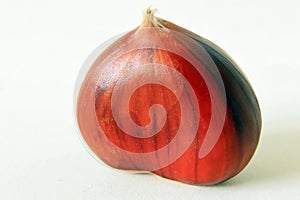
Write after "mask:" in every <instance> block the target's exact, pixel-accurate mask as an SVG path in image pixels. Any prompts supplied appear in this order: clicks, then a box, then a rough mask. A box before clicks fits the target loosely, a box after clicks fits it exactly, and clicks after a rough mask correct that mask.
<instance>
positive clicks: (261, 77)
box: [0, 0, 300, 200]
mask: <svg viewBox="0 0 300 200" xmlns="http://www.w3.org/2000/svg"><path fill="white" fill-rule="evenodd" d="M299 2H300V1H298V0H289V1H285V0H280V1H279V0H264V1H261V0H252V1H245V0H243V1H241V0H227V1H216V0H210V1H204V0H202V1H196V0H195V1H192V0H184V1H175V0H173V1H166V0H165V1H162V0H160V1H159V0H153V1H150V0H149V1H146V0H144V1H143V0H132V1H122V0H119V1H117V0H109V1H101V0H86V1H76V0H51V1H50V0H49V1H45V0H27V1H22V0H11V1H9V0H1V1H0V136H1V137H0V199H3V200H6V199H8V200H10V199H43V200H47V199H74V200H75V199H97V200H98V199H121V198H122V199H276V198H277V199H300V155H299V153H300V123H299V119H300V103H299V102H300V79H299V72H300V60H299V59H300V51H299V47H300V39H299V36H300V12H299V10H300V3H299ZM149 5H152V6H153V7H155V8H158V9H159V12H158V15H159V16H161V17H163V18H166V19H168V20H170V21H172V22H174V23H177V24H178V25H181V26H183V27H185V28H188V29H190V30H192V31H194V32H196V33H198V34H200V35H202V36H204V37H206V38H209V39H210V40H212V41H213V42H215V43H216V44H218V45H220V46H221V47H222V48H224V49H225V50H226V51H227V52H228V53H229V54H230V55H231V56H232V57H233V58H234V59H235V60H236V61H237V63H239V65H240V66H241V68H242V69H243V70H244V72H245V73H246V74H247V76H248V78H249V80H250V81H251V83H252V85H253V87H254V89H255V91H256V93H257V96H258V99H259V101H260V105H261V109H262V113H263V122H264V123H263V132H262V137H261V142H260V144H259V148H258V150H257V152H256V154H255V157H254V158H253V159H252V161H251V162H250V164H249V165H248V166H247V168H246V169H245V170H244V171H243V172H242V173H241V174H239V175H238V176H237V177H235V178H233V179H232V180H230V181H228V182H227V183H225V184H222V185H218V186H212V187H201V186H191V185H186V184H181V183H177V182H173V181H168V180H164V179H161V178H159V177H156V176H151V175H137V174H130V173H124V172H119V171H116V170H112V169H111V168H108V167H105V166H102V165H100V164H99V163H97V162H96V161H95V160H94V159H93V158H92V157H91V156H90V155H89V154H88V153H87V152H86V151H85V149H84V148H83V147H82V145H81V143H80V141H79V139H78V137H77V135H76V129H75V125H74V119H73V110H72V109H73V88H74V85H75V80H76V76H77V73H78V71H79V69H80V67H81V65H82V63H83V62H84V60H85V59H86V57H87V56H88V55H89V54H90V53H91V52H92V50H93V49H94V48H96V47H97V46H98V45H100V44H101V43H102V42H104V41H105V40H107V39H109V38H111V37H112V36H114V35H117V34H119V33H122V32H124V31H129V30H131V29H133V28H135V27H136V26H138V25H139V23H140V21H141V18H142V13H143V10H144V9H145V8H146V7H148V6H149Z"/></svg>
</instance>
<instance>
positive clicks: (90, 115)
mask: <svg viewBox="0 0 300 200" xmlns="http://www.w3.org/2000/svg"><path fill="white" fill-rule="evenodd" d="M122 40H126V36H125V37H124V38H122V39H121V40H120V41H119V42H117V43H115V44H114V45H112V46H111V47H110V48H111V49H114V48H115V47H116V46H118V45H119V44H122ZM110 53H111V52H110V50H107V51H105V52H104V53H103V54H102V55H101V56H100V57H99V58H98V59H97V60H96V61H95V63H94V64H93V66H92V67H91V70H90V71H89V72H88V74H87V76H86V78H85V80H84V82H83V84H82V87H81V90H80V93H79V96H78V103H77V105H78V106H77V119H78V124H79V128H80V130H81V133H82V136H83V138H84V140H85V142H86V143H87V144H88V146H89V147H90V149H91V150H92V151H93V152H94V153H95V154H96V155H97V156H98V157H99V158H100V159H101V160H102V161H103V162H105V163H106V164H107V165H109V166H112V167H114V168H117V169H123V170H135V171H136V170H141V171H143V169H142V168H141V167H140V166H139V164H138V163H137V162H135V161H134V160H132V159H131V158H130V157H126V156H124V155H122V154H119V153H116V152H115V151H112V150H111V144H109V143H107V142H106V141H105V140H103V138H101V137H102V136H101V135H100V134H99V127H101V129H102V130H103V131H104V133H105V135H106V137H107V138H108V139H109V140H110V141H111V142H112V143H113V144H114V145H116V146H118V147H120V148H122V149H125V150H127V151H129V152H134V153H146V152H153V151H156V150H158V149H160V148H162V147H164V146H166V145H167V144H168V143H169V142H170V141H171V140H172V139H173V138H174V136H175V135H176V133H177V130H178V127H179V123H180V115H181V113H180V106H179V102H178V100H177V99H176V96H175V95H174V94H173V93H172V91H170V90H169V89H168V88H166V87H164V86H161V85H157V84H147V85H144V86H142V87H141V88H139V89H138V90H136V91H135V92H134V93H133V95H132V96H131V99H130V105H129V113H130V116H131V117H132V119H133V120H134V122H135V123H136V124H138V125H141V126H145V125H147V124H148V123H149V122H150V118H149V113H148V112H149V108H150V107H151V105H153V104H161V105H162V106H163V107H164V108H165V109H166V111H167V113H168V115H167V121H166V124H165V125H164V127H163V129H162V130H161V131H160V132H159V133H158V134H156V135H154V136H152V137H150V138H135V137H133V136H130V135H127V134H126V133H124V132H123V131H122V130H120V129H119V127H118V126H117V124H116V122H115V121H114V118H113V115H112V110H111V95H112V90H113V87H114V85H115V82H113V81H109V80H110V79H109V77H110V76H112V75H113V76H114V77H115V78H116V79H119V78H121V77H122V74H123V70H128V69H130V63H129V62H130V61H131V60H132V59H133V58H134V65H136V66H139V65H142V64H146V63H153V64H164V65H166V66H169V67H171V68H174V69H176V70H177V71H178V72H180V73H181V74H182V75H183V76H184V77H185V78H186V79H187V80H188V81H189V83H190V84H191V86H192V87H193V89H194V92H195V94H196V97H197V99H198V104H199V109H200V111H201V115H200V120H199V129H198V132H197V135H196V137H195V139H194V141H193V143H192V145H190V147H189V148H188V149H187V151H185V152H184V153H183V154H182V155H181V156H180V158H179V159H177V160H176V161H175V162H173V163H171V164H169V165H168V166H166V167H164V168H162V169H159V170H156V171H153V173H155V174H157V175H159V176H162V177H165V178H168V179H173V180H177V181H180V182H185V183H189V184H198V185H211V184H216V183H220V182H222V181H224V180H227V179H229V178H230V177H232V176H234V175H236V174H237V173H239V172H240V171H241V170H242V169H243V168H244V167H245V166H246V164H247V163H248V162H249V160H250V158H251V157H252V155H253V153H254V151H255V148H256V146H257V140H258V135H256V134H253V133H252V132H253V130H251V129H248V130H243V134H242V136H241V133H240V132H239V131H238V130H237V128H236V122H235V121H234V119H233V117H232V112H231V108H230V107H229V104H228V105H227V113H226V119H225V124H224V127H223V130H222V133H221V135H220V138H219V139H218V142H217V143H216V145H215V146H214V148H213V149H212V151H211V152H210V153H209V154H208V155H207V156H206V157H204V158H202V159H200V158H199V157H198V154H199V148H200V147H201V144H202V142H203V139H204V137H205V135H206V132H207V128H208V126H209V123H210V118H211V100H210V95H209V92H208V88H207V85H206V83H205V82H204V80H203V77H201V75H200V74H199V73H198V72H197V70H195V68H194V67H193V66H192V65H191V64H190V63H189V62H188V61H186V60H185V59H184V58H182V57H180V56H178V55H176V54H173V53H170V52H167V51H164V50H159V49H152V50H149V49H142V50H136V51H132V52H129V53H127V54H124V55H122V56H121V57H119V58H118V60H117V61H118V62H116V63H118V64H115V65H114V66H113V67H112V68H106V69H105V70H104V71H103V72H102V73H103V76H101V77H107V78H108V81H107V80H106V79H101V78H98V79H96V78H95V74H97V73H98V70H99V69H100V68H103V66H102V65H103V64H102V63H101V62H102V60H103V59H104V58H106V57H107V56H108V55H109V54H110ZM120 63H121V64H120ZM121 65H122V66H121ZM124 66H125V67H124ZM149 76H151V74H150V75H149ZM136 78H137V79H138V78H139V77H136ZM99 83H101V84H99ZM103 85H104V86H103ZM183 95H185V94H183ZM122 104H123V102H122V101H120V106H125V105H122ZM251 141H254V142H251ZM178 145H180V144H178ZM165 159H168V155H165ZM148 162H152V161H148Z"/></svg>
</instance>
